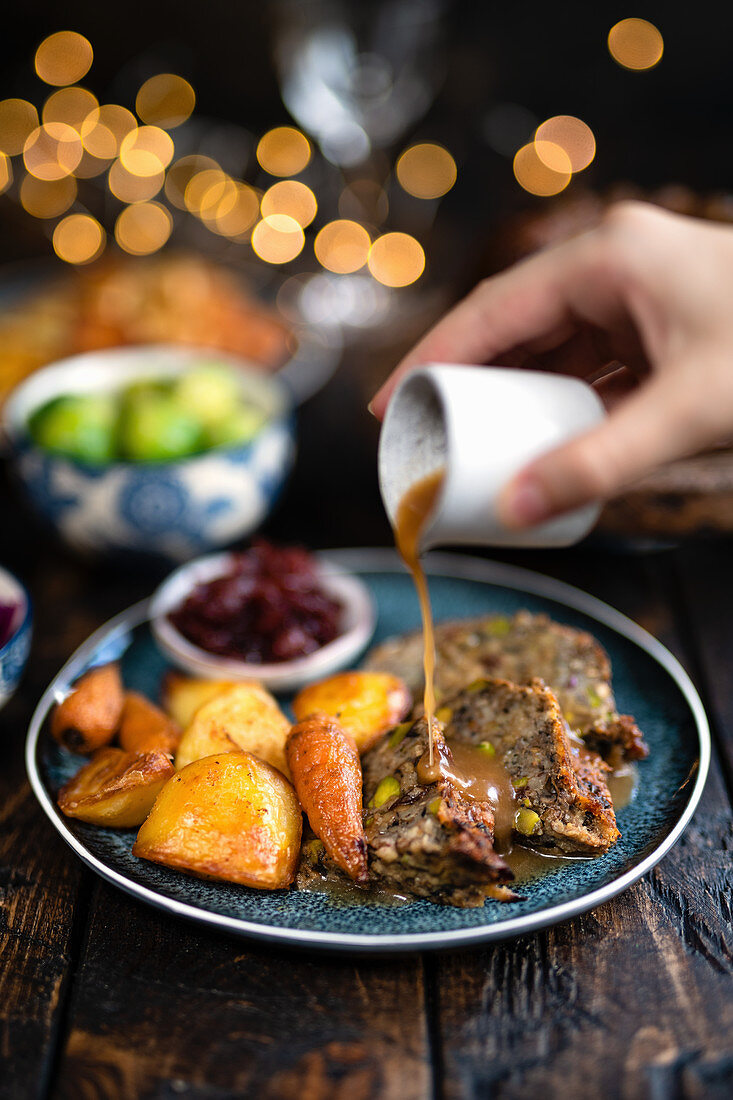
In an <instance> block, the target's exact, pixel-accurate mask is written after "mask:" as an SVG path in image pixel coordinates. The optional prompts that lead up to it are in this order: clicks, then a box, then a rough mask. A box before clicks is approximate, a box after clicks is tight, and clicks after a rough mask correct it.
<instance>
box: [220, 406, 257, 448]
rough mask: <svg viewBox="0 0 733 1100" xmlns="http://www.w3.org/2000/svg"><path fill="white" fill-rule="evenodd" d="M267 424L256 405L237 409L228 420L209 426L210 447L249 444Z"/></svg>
mask: <svg viewBox="0 0 733 1100" xmlns="http://www.w3.org/2000/svg"><path fill="white" fill-rule="evenodd" d="M264 422H265V414H264V413H263V412H262V410H261V409H257V408H255V407H254V405H245V406H242V407H241V408H238V409H235V410H234V411H233V412H232V413H231V414H230V415H229V416H228V417H227V418H226V420H220V421H218V422H217V423H216V424H209V425H208V426H207V428H206V431H205V437H206V443H207V444H208V446H209V447H236V446H243V445H244V444H245V443H249V442H250V441H251V440H252V439H254V437H255V436H256V435H257V433H258V432H259V430H260V428H261V427H262V425H263V424H264Z"/></svg>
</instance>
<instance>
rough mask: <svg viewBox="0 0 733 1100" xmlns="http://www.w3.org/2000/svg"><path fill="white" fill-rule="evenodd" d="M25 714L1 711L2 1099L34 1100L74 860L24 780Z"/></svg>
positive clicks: (64, 938)
mask: <svg viewBox="0 0 733 1100" xmlns="http://www.w3.org/2000/svg"><path fill="white" fill-rule="evenodd" d="M26 715H27V709H26V707H25V706H24V705H23V701H22V700H20V699H18V700H17V701H16V700H13V701H12V703H11V704H9V705H8V707H7V710H6V711H5V712H3V716H2V724H3V766H2V768H0V959H2V964H1V965H0V1066H2V1072H0V1097H7V1098H8V1100H17V1098H18V1097H26V1096H35V1095H38V1094H39V1093H38V1091H37V1090H40V1089H41V1087H42V1082H43V1079H44V1077H45V1076H46V1075H47V1074H48V1071H49V1066H50V1062H51V1059H52V1056H53V1048H54V1040H55V1033H56V1028H57V1025H58V1020H59V1016H60V1011H61V1005H62V1000H63V991H64V982H65V977H66V974H67V971H68V967H69V962H70V958H71V951H72V943H73V921H74V913H75V907H76V900H77V895H78V889H79V882H80V877H81V869H80V865H79V863H78V862H77V861H76V860H74V859H73V857H72V855H71V852H69V851H68V849H66V847H65V845H64V844H63V843H62V841H61V840H60V839H59V838H57V837H55V836H54V835H53V834H52V830H51V827H50V825H49V824H48V823H47V822H46V820H45V818H43V817H42V814H41V811H40V808H39V806H38V804H37V803H36V801H35V798H34V797H33V795H32V793H31V791H30V788H29V786H28V784H27V782H26V780H25V774H24V768H23V753H22V748H23V725H24V720H25V717H26Z"/></svg>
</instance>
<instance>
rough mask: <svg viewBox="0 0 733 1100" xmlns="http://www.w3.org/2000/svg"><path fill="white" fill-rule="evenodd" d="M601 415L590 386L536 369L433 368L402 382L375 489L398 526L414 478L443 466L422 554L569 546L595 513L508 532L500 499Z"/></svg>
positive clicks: (595, 508) (587, 510)
mask: <svg viewBox="0 0 733 1100" xmlns="http://www.w3.org/2000/svg"><path fill="white" fill-rule="evenodd" d="M604 415H605V412H604V408H603V405H602V403H601V400H600V398H599V397H598V394H597V393H596V392H595V390H593V389H592V388H591V386H589V385H588V384H587V383H586V382H583V381H581V380H580V379H577V378H569V377H566V376H564V375H559V374H546V373H544V372H542V371H525V370H510V369H508V368H505V367H477V366H462V365H457V364H453V363H430V364H427V365H426V366H424V367H420V368H419V369H418V370H415V371H413V372H412V373H410V374H408V375H406V376H405V378H404V379H403V381H402V382H401V383H400V385H399V386H398V387H397V389H396V390H395V392H394V394H393V395H392V398H391V400H390V403H389V406H388V408H387V412H386V415H385V418H384V423H383V425H382V433H381V436H380V440H379V484H380V489H381V493H382V500H383V501H384V506H385V508H386V510H387V514H388V516H389V518H390V521H391V522H392V525H393V526H394V523H395V517H396V514H397V508H398V506H399V503H400V501H401V500H402V497H403V496H404V494H405V492H406V491H407V490H408V489H409V488H410V486H411V485H413V484H414V483H415V482H416V481H419V480H420V479H422V478H424V477H426V476H427V475H428V474H430V473H432V472H433V471H434V470H436V469H438V468H440V467H443V468H444V469H445V479H444V482H443V486H442V489H441V492H440V496H439V498H438V502H437V505H436V507H435V510H434V512H433V515H432V519H431V521H429V522H428V524H427V525H426V527H425V529H424V531H423V535H422V540H421V549H422V550H425V549H428V548H429V547H431V546H436V545H438V544H441V543H442V544H446V543H452V544H456V545H461V544H466V545H486V546H568V545H570V544H571V543H574V542H577V541H578V540H579V539H581V538H583V536H584V535H586V534H587V533H588V532H589V531H590V529H591V527H592V526H593V524H594V523H595V522H596V520H597V518H598V514H599V511H600V506H599V505H597V504H591V505H588V506H586V507H584V508H580V509H578V510H577V511H575V512H570V513H568V514H566V515H563V516H560V517H559V518H557V519H553V520H550V521H548V522H547V523H543V524H540V525H539V526H536V527H532V528H527V529H526V530H521V531H511V530H508V529H507V528H506V527H504V526H503V524H502V523H501V521H500V520H499V517H498V515H497V499H498V496H499V493H500V492H501V490H502V489H503V488H504V486H505V485H506V484H507V482H508V481H510V480H511V478H512V477H514V475H515V474H517V473H519V471H520V470H521V469H522V468H523V467H524V466H526V464H527V463H528V462H530V461H531V460H532V459H533V458H536V457H537V456H538V455H540V454H542V453H543V452H545V451H548V450H550V449H552V448H554V447H557V446H558V445H559V444H561V443H563V442H565V441H566V440H569V439H571V438H572V437H573V436H576V435H580V434H581V433H583V432H586V431H588V430H589V429H590V428H593V427H595V425H596V424H598V423H599V422H600V421H601V420H602V418H603V416H604Z"/></svg>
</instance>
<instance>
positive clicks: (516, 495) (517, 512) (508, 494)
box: [499, 477, 550, 527]
mask: <svg viewBox="0 0 733 1100" xmlns="http://www.w3.org/2000/svg"><path fill="white" fill-rule="evenodd" d="M499 511H500V515H501V519H502V520H503V522H504V523H505V524H506V526H507V527H532V526H534V524H535V523H540V522H541V521H542V520H543V519H547V517H548V516H549V515H550V501H549V499H548V497H547V494H546V492H545V490H544V488H543V487H542V485H541V484H540V483H539V481H536V480H535V478H533V477H523V478H521V479H520V480H518V481H515V482H513V483H512V484H511V485H509V486H508V487H507V489H506V490H505V492H504V493H503V494H502V498H501V500H500V502H499Z"/></svg>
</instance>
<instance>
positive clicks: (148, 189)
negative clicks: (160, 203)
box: [107, 160, 165, 202]
mask: <svg viewBox="0 0 733 1100" xmlns="http://www.w3.org/2000/svg"><path fill="white" fill-rule="evenodd" d="M107 182H108V184H109V189H110V191H111V192H112V194H113V195H114V196H115V198H118V199H119V200H120V202H147V200H148V199H152V198H153V197H154V196H155V195H157V194H158V192H159V191H160V189H161V187H162V186H163V184H164V183H165V172H164V171H163V169H162V168H160V169H159V170H158V172H157V173H156V174H155V175H154V176H135V175H133V173H132V172H128V171H127V169H126V168H125V166H124V164H122V163H121V162H120V161H119V160H116V161H115V162H114V164H113V165H112V167H111V168H110V170H109V175H108V176H107Z"/></svg>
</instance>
